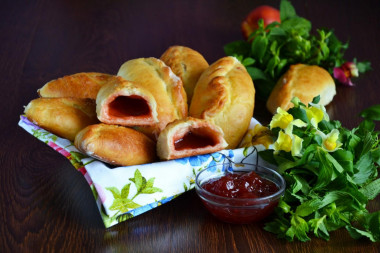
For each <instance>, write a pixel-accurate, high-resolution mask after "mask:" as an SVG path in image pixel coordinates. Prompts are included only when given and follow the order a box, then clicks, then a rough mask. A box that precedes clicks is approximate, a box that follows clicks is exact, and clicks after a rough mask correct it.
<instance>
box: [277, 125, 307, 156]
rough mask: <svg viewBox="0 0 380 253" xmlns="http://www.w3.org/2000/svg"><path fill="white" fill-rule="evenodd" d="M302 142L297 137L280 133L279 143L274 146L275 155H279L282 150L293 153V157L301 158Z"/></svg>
mask: <svg viewBox="0 0 380 253" xmlns="http://www.w3.org/2000/svg"><path fill="white" fill-rule="evenodd" d="M302 142H303V139H302V138H300V137H298V136H297V135H293V134H288V133H284V132H283V131H280V132H279V133H278V138H277V141H276V142H275V143H274V145H273V147H274V153H275V154H277V153H278V152H279V151H280V150H283V151H285V152H291V153H292V155H293V156H299V155H300V154H301V149H302Z"/></svg>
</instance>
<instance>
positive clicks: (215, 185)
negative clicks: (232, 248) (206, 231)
mask: <svg viewBox="0 0 380 253" xmlns="http://www.w3.org/2000/svg"><path fill="white" fill-rule="evenodd" d="M202 188H203V189H205V190H207V191H208V192H211V193H213V194H215V195H218V196H223V197H228V198H232V200H225V201H223V203H221V201H220V200H217V199H215V200H214V199H213V198H212V197H208V199H209V200H211V201H216V202H218V203H219V204H217V205H215V204H214V203H213V202H209V201H207V200H203V203H204V204H205V206H206V208H207V209H208V210H209V211H210V212H211V213H212V214H213V215H214V216H215V217H217V218H218V219H220V220H222V221H224V222H229V223H235V224H246V223H250V222H255V221H259V220H262V219H264V218H265V217H266V216H268V215H269V214H271V213H272V212H273V210H274V208H275V207H276V206H277V204H278V199H277V200H270V199H268V200H265V201H261V202H260V204H257V203H255V201H254V199H256V198H261V197H265V196H269V195H272V194H274V193H276V192H277V191H278V190H279V187H278V186H277V185H276V184H275V183H273V182H272V181H270V180H267V179H265V178H262V177H260V176H259V175H258V174H257V173H255V172H253V171H252V172H248V173H230V174H227V175H225V176H222V177H220V178H216V179H211V180H209V181H207V182H206V183H204V184H202ZM237 198H239V199H244V200H245V199H246V202H244V201H243V203H242V202H240V201H239V202H238V203H239V206H236V205H237V202H234V199H237ZM255 204H256V206H254V205H255ZM229 205H232V206H229Z"/></svg>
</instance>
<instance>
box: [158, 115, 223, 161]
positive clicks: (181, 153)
mask: <svg viewBox="0 0 380 253" xmlns="http://www.w3.org/2000/svg"><path fill="white" fill-rule="evenodd" d="M225 147H227V142H226V141H225V140H224V138H223V131H222V129H221V128H220V127H218V126H216V125H214V124H213V123H211V122H208V121H206V120H203V119H196V118H192V117H188V118H186V119H182V120H176V121H174V122H171V123H169V124H168V125H167V126H166V128H165V129H164V130H163V131H162V132H161V133H160V135H159V136H158V140H157V155H158V157H159V158H160V159H162V160H171V159H177V158H181V157H187V156H194V155H201V154H207V153H212V152H216V151H219V150H222V149H224V148H225Z"/></svg>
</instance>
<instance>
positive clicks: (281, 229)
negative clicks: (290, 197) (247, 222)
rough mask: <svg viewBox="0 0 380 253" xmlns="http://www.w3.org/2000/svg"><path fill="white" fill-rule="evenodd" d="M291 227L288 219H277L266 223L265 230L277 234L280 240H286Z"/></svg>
mask: <svg viewBox="0 0 380 253" xmlns="http://www.w3.org/2000/svg"><path fill="white" fill-rule="evenodd" d="M289 227H290V224H289V222H288V221H287V220H286V219H280V218H276V219H274V220H273V221H271V222H267V223H265V226H264V230H266V231H268V232H271V233H274V234H276V235H277V236H278V237H279V238H285V237H286V231H288V229H289Z"/></svg>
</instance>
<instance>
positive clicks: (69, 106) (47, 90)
mask: <svg viewBox="0 0 380 253" xmlns="http://www.w3.org/2000/svg"><path fill="white" fill-rule="evenodd" d="M38 94H39V96H40V97H39V98H37V99H34V100H32V101H31V102H30V103H29V104H28V105H27V106H26V108H25V115H26V117H27V118H29V119H30V120H31V121H32V122H34V123H35V124H37V125H39V126H41V127H42V128H44V129H46V130H48V131H50V132H52V133H54V134H56V135H58V136H60V137H63V138H66V139H68V140H70V141H72V142H74V144H75V146H76V147H77V148H78V150H80V151H81V152H83V153H85V154H87V155H89V156H91V157H94V158H96V159H99V160H102V161H104V162H107V163H109V164H113V165H121V166H129V165H136V164H145V163H151V162H155V161H158V160H170V159H176V158H181V157H186V156H192V155H200V154H206V153H212V152H216V151H219V150H222V149H225V148H230V149H233V148H236V147H237V146H238V144H239V142H240V140H241V139H242V138H243V135H244V134H245V132H246V131H247V129H248V126H249V122H250V119H251V117H252V115H253V110H254V99H255V89H254V86H253V83H252V79H251V78H250V76H249V74H248V73H247V71H246V69H245V67H244V66H243V65H242V64H241V63H240V62H239V61H238V60H237V59H236V58H234V57H224V58H221V59H219V60H218V61H216V62H215V63H213V64H211V65H209V64H208V63H207V61H206V60H205V59H204V57H203V56H202V55H201V54H200V53H198V52H197V51H195V50H193V49H190V48H188V47H184V46H173V47H170V48H168V49H167V51H165V52H164V53H163V54H162V56H161V58H160V59H158V58H153V57H150V58H138V59H132V60H129V61H127V62H125V63H124V64H123V65H122V66H121V67H120V69H119V71H118V73H117V74H116V75H110V74H103V73H78V74H74V75H70V76H65V77H62V78H59V79H57V80H53V81H51V82H48V83H47V84H45V85H44V86H43V87H42V88H41V89H39V90H38Z"/></svg>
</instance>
